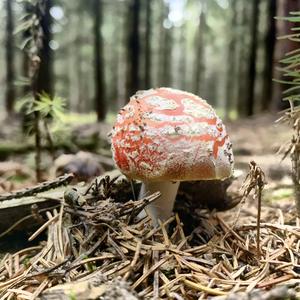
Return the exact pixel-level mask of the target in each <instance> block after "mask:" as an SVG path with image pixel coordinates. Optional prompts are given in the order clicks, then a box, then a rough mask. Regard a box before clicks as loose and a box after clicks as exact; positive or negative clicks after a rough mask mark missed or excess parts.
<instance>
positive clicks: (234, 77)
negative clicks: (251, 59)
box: [225, 0, 237, 119]
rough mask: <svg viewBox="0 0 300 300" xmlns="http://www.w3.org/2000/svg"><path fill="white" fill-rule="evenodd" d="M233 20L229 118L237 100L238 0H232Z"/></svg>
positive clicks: (229, 53) (228, 99)
mask: <svg viewBox="0 0 300 300" xmlns="http://www.w3.org/2000/svg"><path fill="white" fill-rule="evenodd" d="M230 4H231V22H230V28H231V29H232V30H231V33H230V35H231V36H230V38H229V43H228V50H227V51H228V53H227V76H226V97H225V117H226V118H227V119H228V118H229V113H230V111H231V110H232V109H233V108H234V104H235V103H236V102H237V101H236V93H235V91H236V80H237V74H236V71H237V68H236V64H235V59H236V52H237V51H236V47H237V38H236V35H237V32H236V27H237V0H231V2H230Z"/></svg>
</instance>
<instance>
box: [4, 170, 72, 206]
mask: <svg viewBox="0 0 300 300" xmlns="http://www.w3.org/2000/svg"><path fill="white" fill-rule="evenodd" d="M73 178H74V175H73V174H66V175H63V176H60V177H57V178H55V179H53V180H49V181H45V182H43V183H41V184H38V185H36V186H33V187H30V188H27V189H24V190H19V191H16V192H13V193H10V194H4V195H1V196H0V201H6V200H11V199H18V198H23V197H30V196H34V195H36V194H38V193H42V192H46V191H49V190H52V189H55V188H58V187H60V186H62V185H66V184H69V183H70V182H71V180H72V179H73Z"/></svg>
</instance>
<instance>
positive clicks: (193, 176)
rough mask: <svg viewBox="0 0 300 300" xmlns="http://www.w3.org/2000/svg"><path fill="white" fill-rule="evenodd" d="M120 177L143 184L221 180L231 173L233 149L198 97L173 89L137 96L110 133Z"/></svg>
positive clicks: (155, 90)
mask: <svg viewBox="0 0 300 300" xmlns="http://www.w3.org/2000/svg"><path fill="white" fill-rule="evenodd" d="M111 141H112V152H113V158H114V160H115V162H116V164H117V166H118V167H119V168H120V170H121V172H122V173H123V174H125V175H126V176H128V177H129V178H133V179H139V180H143V181H165V180H168V181H185V180H209V179H223V178H227V177H229V176H230V175H231V174H232V170H233V154H232V146H231V143H230V141H229V138H228V135H227V133H226V130H225V126H224V125H223V123H222V121H221V119H220V118H219V117H218V116H217V115H216V113H215V111H214V110H213V108H212V107H211V106H210V105H209V104H208V103H207V102H206V101H205V100H202V99H201V98H199V97H198V96H196V95H193V94H191V93H187V92H184V91H180V90H175V89H171V88H157V89H150V90H147V91H139V92H137V93H136V94H135V95H134V96H132V97H131V98H130V101H129V103H128V104H127V105H126V106H125V107H124V108H122V109H121V110H120V112H119V114H118V117H117V121H116V123H115V126H114V128H113V130H112V140H111Z"/></svg>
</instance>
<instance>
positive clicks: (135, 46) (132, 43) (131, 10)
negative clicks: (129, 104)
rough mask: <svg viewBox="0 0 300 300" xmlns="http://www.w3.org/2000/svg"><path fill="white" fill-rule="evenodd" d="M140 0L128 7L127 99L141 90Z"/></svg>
mask: <svg viewBox="0 0 300 300" xmlns="http://www.w3.org/2000/svg"><path fill="white" fill-rule="evenodd" d="M139 18H140V0H131V2H130V4H129V7H128V15H127V21H128V26H127V28H128V42H127V43H128V45H127V76H126V77H127V78H126V94H127V95H126V98H127V99H128V100H129V98H130V97H131V96H132V95H133V94H135V92H136V91H138V90H139V89H140V72H139V68H140V35H139V23H140V22H139Z"/></svg>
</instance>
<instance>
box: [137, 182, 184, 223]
mask: <svg viewBox="0 0 300 300" xmlns="http://www.w3.org/2000/svg"><path fill="white" fill-rule="evenodd" d="M179 184H180V182H179V181H177V182H169V181H163V182H161V181H158V182H143V184H142V187H141V191H140V194H139V199H141V198H142V197H145V196H146V195H149V194H152V193H155V192H157V191H159V192H160V193H161V196H160V197H159V198H158V199H157V200H156V201H155V202H153V203H150V204H149V205H148V206H147V207H146V211H147V213H148V214H149V215H150V217H151V218H152V220H153V223H154V225H158V220H161V221H166V220H167V219H168V218H170V216H171V214H172V211H173V207H174V203H175V199H176V195H177V191H178V187H179Z"/></svg>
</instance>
